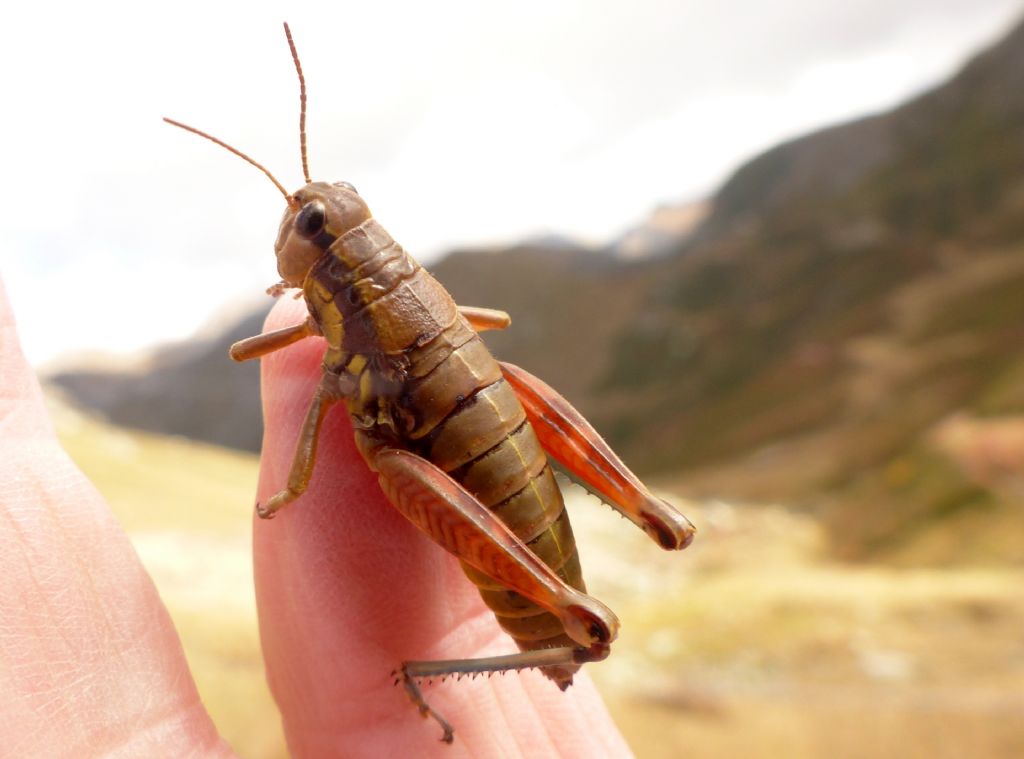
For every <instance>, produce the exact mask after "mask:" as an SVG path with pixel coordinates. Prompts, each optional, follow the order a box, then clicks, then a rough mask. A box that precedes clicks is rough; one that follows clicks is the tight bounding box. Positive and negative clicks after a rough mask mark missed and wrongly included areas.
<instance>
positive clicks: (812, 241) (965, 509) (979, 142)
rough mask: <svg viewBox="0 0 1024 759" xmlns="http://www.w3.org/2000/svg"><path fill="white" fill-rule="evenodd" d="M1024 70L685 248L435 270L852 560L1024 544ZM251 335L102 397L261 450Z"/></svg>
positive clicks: (765, 186)
mask: <svg viewBox="0 0 1024 759" xmlns="http://www.w3.org/2000/svg"><path fill="white" fill-rule="evenodd" d="M1021 81H1024V24H1022V25H1020V26H1018V27H1017V28H1016V29H1014V30H1012V31H1011V32H1010V34H1009V35H1008V36H1007V37H1006V38H1005V39H1004V40H1003V41H1002V42H1000V43H999V44H998V45H996V46H994V47H993V48H992V49H990V50H988V51H986V52H984V53H982V54H981V55H979V56H977V57H976V58H975V59H974V60H972V61H971V62H970V63H969V64H968V65H967V66H966V67H965V68H964V69H963V70H962V71H961V72H960V73H959V74H958V75H957V76H955V77H954V78H953V79H952V80H951V81H950V82H948V83H947V84H945V85H943V86H941V87H938V88H936V89H934V90H932V91H931V92H928V93H925V94H923V95H921V96H920V97H918V98H916V99H914V100H913V101H911V102H909V103H907V104H905V105H903V106H901V107H899V108H897V109H895V110H893V111H891V112H889V113H885V114H878V115H874V116H870V117H867V118H863V119H860V120H857V121H854V122H851V123H849V124H843V125H839V126H836V127H833V128H830V129H825V130H822V131H819V132H816V133H814V134H810V135H807V136H805V137H802V138H799V139H796V140H793V141H790V142H788V143H786V144H784V145H780V146H778V147H776V148H773V149H771V150H769V151H767V152H765V153H763V154H762V155H760V156H757V157H755V158H754V159H753V160H751V161H750V162H748V163H747V164H746V165H744V166H742V167H741V168H740V169H739V170H738V171H737V172H736V173H735V174H734V175H733V176H732V177H731V178H730V179H729V180H728V181H727V182H726V183H725V184H724V185H723V186H722V188H721V189H720V190H719V192H718V193H716V195H715V197H714V198H713V201H712V204H711V208H710V211H709V213H708V214H707V216H706V217H705V218H704V220H703V222H702V223H701V226H700V227H699V228H698V230H697V231H696V232H695V233H694V234H693V235H692V236H691V237H690V238H689V239H687V240H685V241H679V242H677V243H676V245H675V249H674V250H673V251H669V252H667V253H666V254H664V255H663V256H661V257H659V258H653V259H646V260H642V261H639V262H633V263H630V262H626V261H623V260H622V259H619V258H615V257H612V256H609V255H605V254H601V253H599V252H596V251H590V250H584V249H576V248H572V247H570V246H566V245H557V246H555V247H554V248H551V247H547V246H544V245H543V244H540V243H538V244H532V245H523V246H517V247H514V248H509V249H506V250H501V251H488V252H482V251H478V252H471V251H463V252H460V253H456V254H453V255H451V256H449V257H448V258H446V259H445V260H443V261H441V262H440V263H439V264H437V265H436V266H435V267H433V270H434V272H435V273H436V274H437V276H438V277H439V279H441V281H442V282H443V283H444V284H445V285H446V286H447V287H448V288H449V289H450V290H451V292H452V293H453V294H454V295H455V297H456V299H457V300H459V301H460V302H462V303H466V304H469V305H479V306H488V307H492V308H502V309H505V310H508V311H509V312H510V313H511V315H512V318H513V323H512V327H511V328H510V329H509V330H507V331H506V332H503V333H488V334H487V335H486V340H487V341H488V343H489V344H490V345H491V346H492V347H493V348H494V350H495V352H496V353H497V354H498V355H499V356H500V357H501V358H503V359H506V360H509V361H512V362H514V363H519V364H521V365H523V366H524V367H526V368H528V369H530V370H531V371H533V372H535V373H536V374H538V375H539V376H541V377H543V378H544V379H545V380H546V381H548V382H549V383H550V384H552V385H553V386H554V387H556V388H559V389H560V390H561V391H562V392H563V393H564V394H565V395H566V396H567V397H568V398H569V399H570V400H571V401H572V402H573V403H575V404H577V405H578V406H579V407H580V409H581V410H582V411H583V412H584V413H585V414H587V416H588V417H590V418H591V419H592V420H593V421H594V423H595V425H596V426H597V427H598V429H599V430H601V431H602V433H604V434H606V435H607V436H608V437H609V438H610V440H611V442H612V443H613V445H615V446H616V447H617V448H618V449H620V450H621V451H622V452H623V453H624V456H625V458H626V459H627V461H628V462H629V463H630V464H631V465H632V466H634V467H635V468H636V469H637V470H639V471H641V472H642V473H645V474H648V475H655V476H660V477H661V478H663V479H665V480H667V481H673V482H675V483H676V484H677V485H679V486H680V487H683V488H686V489H689V490H691V491H692V492H703V493H716V494H727V495H728V494H732V495H740V496H747V497H756V498H770V499H781V500H784V501H785V502H787V503H806V504H808V505H812V506H815V507H817V508H822V509H823V510H824V513H825V515H826V517H827V519H828V521H829V524H830V525H832V528H833V536H834V539H835V545H836V547H837V548H838V549H839V550H840V551H841V552H842V553H844V554H845V555H848V556H863V555H867V554H871V553H875V554H885V555H890V556H893V555H896V554H897V553H898V552H899V551H900V550H901V546H904V545H906V543H907V541H911V540H915V539H917V538H918V537H919V536H926V535H930V534H936V533H934V530H933V528H934V527H935V526H936V525H947V526H950V525H952V526H955V527H956V530H957V532H958V534H959V535H960V537H961V539H962V540H966V541H970V540H975V541H976V542H977V543H978V545H981V544H982V543H984V546H983V547H984V548H985V550H989V549H991V551H992V552H993V555H999V556H1004V557H1007V556H1012V557H1013V558H1014V559H1016V560H1022V561H1024V556H1022V555H1021V550H1020V548H1016V547H1014V546H1012V545H1005V544H1000V543H999V540H998V537H993V535H992V534H991V531H986V530H984V529H981V528H980V525H981V520H984V519H985V515H986V514H994V515H996V516H997V517H1000V518H1001V516H1006V515H1011V516H1012V515H1014V514H1016V515H1017V516H1016V517H1013V518H1016V519H1018V520H1020V521H1024V517H1021V516H1020V515H1019V509H1016V510H1015V506H1014V504H1015V501H1014V497H1015V496H1014V493H1017V492H1019V482H1020V481H1021V480H1022V479H1024V453H1019V451H1018V450H1017V449H1014V448H1013V447H1012V445H1011V446H1010V450H1009V452H1008V453H1007V452H1003V453H1000V454H999V455H998V456H996V455H995V454H992V453H986V451H994V450H997V449H999V447H998V445H996V443H995V442H993V439H990V438H991V437H992V436H993V435H995V434H996V432H995V430H1000V432H999V433H998V434H999V435H1000V436H1002V437H1000V438H999V439H1000V440H1003V439H1012V438H1013V435H1012V434H1011V435H1010V436H1009V438H1007V437H1006V434H1005V432H1003V431H1005V430H1006V429H1016V427H1015V425H1017V424H1018V421H1019V420H1024V390H1021V388H1022V387H1024V89H1022V88H1021V87H1020V82H1021ZM252 331H253V330H252V326H248V327H246V328H245V329H242V330H239V331H238V332H236V333H234V334H232V335H231V336H230V339H234V338H235V337H236V336H241V333H242V332H245V333H246V334H248V333H251V332H252ZM230 339H225V340H224V341H223V343H224V345H221V346H210V347H209V348H208V351H207V352H206V353H201V354H200V355H198V356H191V357H190V358H189V361H187V362H184V363H180V364H177V365H172V364H170V363H164V364H161V365H160V366H159V367H158V368H157V371H156V372H154V373H153V376H147V377H146V378H141V379H140V378H138V377H136V378H132V379H130V380H129V381H128V382H127V384H121V385H115V384H112V383H108V384H102V385H101V386H100V387H99V388H98V389H96V388H94V389H93V391H92V393H93V397H94V398H95V397H96V395H97V394H100V395H103V394H105V395H106V396H107V398H108V400H110V401H111V404H110V405H108V409H107V410H108V413H109V414H110V415H111V416H112V417H114V418H115V419H119V420H121V421H124V422H126V423H129V424H135V425H136V426H146V427H148V428H160V429H170V430H171V431H178V432H184V433H185V434H189V435H194V436H202V437H204V438H205V439H212V440H216V441H218V442H227V443H229V444H235V445H245V446H247V447H254V446H258V440H259V434H258V427H255V426H254V422H256V421H258V412H257V411H256V410H257V409H258V405H257V401H256V393H255V372H253V373H252V374H251V375H246V376H245V379H244V380H243V379H240V378H241V377H242V375H241V374H239V371H244V370H240V369H239V368H238V367H234V366H231V365H230V364H228V362H227V361H226V360H224V359H223V358H222V356H223V351H224V349H225V346H226V344H227V343H228V342H230ZM207 371H209V372H210V373H209V374H204V373H205V372H207ZM229 371H230V373H229ZM198 377H208V378H209V379H208V380H201V379H197V378H198ZM224 377H230V379H229V380H225V379H223V378H224ZM60 381H61V382H63V383H64V385H65V386H66V387H70V388H73V387H75V383H79V384H80V380H78V379H74V378H69V377H64V378H63V379H61V380H60ZM90 381H91V382H92V383H93V384H94V385H95V384H96V378H95V377H94V378H92V379H91V380H90ZM248 382H252V383H253V384H252V385H251V386H246V387H248V388H249V389H246V390H245V391H244V392H245V393H247V396H246V398H245V399H243V400H244V403H239V404H238V405H237V406H236V405H234V404H235V403H236V401H239V400H240V398H239V395H238V388H241V387H243V383H248ZM218 383H223V384H218ZM219 387H224V388H228V389H214V391H213V392H214V394H215V395H214V396H213V400H212V401H211V400H209V399H203V395H202V393H201V391H202V389H203V388H219ZM217 394H219V395H217ZM78 395H79V397H80V398H82V397H85V396H84V395H83V393H82V392H81V388H79V392H78ZM189 404H193V405H191V408H192V409H193V410H192V411H187V409H188V408H189V407H190V406H189ZM157 417H161V418H159V419H158V420H157ZM211 420H216V422H215V423H211ZM182 421H187V423H188V426H187V428H186V427H184V426H172V427H160V426H159V425H162V424H169V423H179V422H182ZM951 424H952V425H953V426H952V427H951V426H950V425H951ZM1021 424H1024V422H1022V423H1021ZM149 425H154V427H149ZM211 428H213V429H211ZM235 428H237V429H235ZM950 429H955V430H960V433H957V434H961V433H962V434H967V433H964V432H963V431H965V430H968V431H969V434H967V437H968V438H970V439H971V440H972V441H973V442H971V443H970V444H964V443H963V441H962V440H961V441H960V442H958V443H956V444H951V443H950V439H951V438H950V435H951V434H952V433H950V432H949V430H950ZM214 435H218V436H219V437H213V436H214ZM961 436H962V435H961ZM956 437H957V436H956V435H953V438H956ZM958 439H959V438H958ZM999 445H1002V443H1000V444H999ZM1022 449H1024V446H1022ZM999 450H1002V449H999ZM1015 451H1017V452H1015ZM1018 454H1019V455H1018ZM986 456H988V457H989V458H992V457H993V456H995V459H997V462H996V464H998V465H996V464H993V462H992V461H986V460H985V457H986ZM979 457H980V459H981V460H982V464H981V465H979V464H978V460H979ZM1007 462H1009V463H1007ZM1014 483H1017V484H1016V485H1015V484H1014ZM986 510H987V511H986ZM1000 523H1001V522H1000ZM972 536H973V537H972ZM985 541H988V542H985ZM940 542H941V541H940ZM990 544H991V545H990ZM956 550H957V547H956V546H953V545H949V546H946V547H945V548H943V549H942V550H941V551H939V553H942V552H943V551H944V552H945V555H953V554H955V552H956Z"/></svg>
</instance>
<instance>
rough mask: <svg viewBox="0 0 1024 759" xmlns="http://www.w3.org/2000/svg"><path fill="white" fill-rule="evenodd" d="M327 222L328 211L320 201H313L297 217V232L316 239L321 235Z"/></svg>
mask: <svg viewBox="0 0 1024 759" xmlns="http://www.w3.org/2000/svg"><path fill="white" fill-rule="evenodd" d="M326 222H327V211H326V210H325V209H324V204H323V203H321V202H320V201H319V200H311V201H310V202H309V203H306V205H304V206H303V207H302V210H301V211H299V213H298V215H297V216H296V217H295V231H296V232H298V233H299V234H300V235H302V236H303V237H315V236H316V235H318V234H320V231H321V230H322V229H323V228H324V224H325V223H326Z"/></svg>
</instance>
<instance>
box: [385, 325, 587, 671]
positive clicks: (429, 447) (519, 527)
mask: <svg viewBox="0 0 1024 759" xmlns="http://www.w3.org/2000/svg"><path fill="white" fill-rule="evenodd" d="M410 355H411V358H412V363H411V365H410V367H409V369H408V375H409V378H408V379H407V381H406V383H405V387H404V392H403V394H402V397H401V399H400V401H399V404H400V406H401V407H402V410H403V412H404V414H403V415H406V414H407V416H406V419H407V420H408V421H407V430H406V432H405V435H404V442H405V445H406V447H408V449H409V450H411V451H414V452H416V453H418V454H419V455H421V456H423V457H424V458H426V459H428V460H429V461H431V462H432V463H433V464H435V465H436V466H438V467H439V468H440V469H442V470H444V471H445V472H447V473H448V474H450V475H451V477H452V478H453V479H455V480H456V481H457V482H459V483H460V484H461V485H462V486H463V487H465V488H466V490H468V491H469V492H470V493H472V494H473V495H474V496H476V497H477V498H478V499H479V500H480V501H481V502H482V503H483V504H484V505H485V506H487V508H489V509H490V510H491V511H492V512H494V513H495V514H496V515H497V516H498V517H499V518H500V519H501V520H502V522H504V523H505V524H506V525H507V526H508V527H509V529H510V530H511V531H512V532H513V533H515V534H516V536H517V537H518V538H519V539H520V540H522V541H523V542H524V543H526V544H527V546H529V548H530V550H532V551H533V552H534V553H535V554H536V555H537V556H538V557H539V558H540V559H541V560H542V561H544V562H545V563H546V564H547V565H548V566H549V567H551V568H552V569H553V570H555V572H556V573H557V574H558V575H559V576H560V577H561V578H562V579H563V580H565V581H566V582H567V583H568V584H569V585H572V586H573V587H575V588H577V589H579V590H585V588H584V585H583V579H582V575H581V572H580V563H579V556H578V554H577V552H576V542H575V540H574V539H573V534H572V527H571V526H570V524H569V518H568V514H567V513H566V511H565V505H564V503H563V501H562V496H561V493H560V491H559V489H558V486H557V484H556V483H555V479H554V475H553V473H552V471H551V466H550V464H549V463H548V459H547V455H546V454H545V453H544V450H543V448H541V445H540V442H539V441H538V440H537V436H536V435H535V434H534V431H533V429H532V428H531V427H530V423H529V422H528V421H527V420H526V414H525V412H524V411H523V408H522V406H521V405H520V403H519V400H518V398H517V397H516V395H515V392H514V391H513V390H512V388H511V387H510V386H509V384H508V383H507V382H506V381H505V380H504V379H503V378H502V376H501V369H500V367H499V366H498V363H497V362H496V361H495V360H494V359H493V358H492V357H491V355H490V353H489V352H488V350H487V348H486V347H485V346H484V344H483V341H482V340H481V339H480V338H479V336H477V335H476V334H475V333H474V332H473V331H472V330H471V328H470V327H469V326H468V325H467V324H465V322H464V321H463V320H462V319H461V317H460V318H459V319H458V320H457V322H456V323H455V324H454V325H453V326H452V327H451V328H449V329H447V330H445V331H444V332H443V333H442V334H441V335H439V336H437V337H436V338H435V339H434V340H431V341H430V342H429V343H427V344H425V345H423V346H420V347H419V348H417V349H415V350H414V351H412V353H411V354H410ZM463 569H464V570H465V572H466V575H467V576H468V577H469V579H470V580H472V581H473V583H474V584H476V586H477V587H478V588H479V590H480V594H481V596H482V597H483V599H484V602H485V603H486V604H487V606H488V607H490V608H491V610H493V611H494V613H495V615H496V616H497V618H498V623H499V624H500V625H501V627H502V628H503V629H504V630H505V631H506V632H507V633H508V634H509V635H510V636H512V638H514V639H515V640H516V642H517V643H518V645H519V648H520V649H522V650H528V649H535V648H550V647H554V646H575V645H576V644H575V643H574V642H573V641H572V640H571V639H570V638H569V637H568V636H567V635H566V634H565V632H564V630H563V628H562V625H561V623H560V622H559V621H558V618H557V617H555V616H554V615H553V614H551V613H549V612H546V611H544V610H543V609H541V608H540V607H539V606H537V605H536V604H534V603H532V602H531V601H529V600H528V599H526V598H524V597H523V596H521V595H520V594H518V593H516V592H514V591H510V590H507V589H505V588H504V587H502V586H501V585H499V584H497V583H495V582H494V581H493V580H491V579H490V578H488V577H486V576H485V575H483V574H481V573H480V572H478V571H476V570H475V569H473V568H472V567H469V566H467V565H465V564H463ZM575 669H576V668H566V669H562V670H558V671H554V672H551V671H548V672H545V674H547V675H548V676H549V677H551V678H552V679H554V680H555V681H556V682H558V683H559V684H560V685H562V686H563V687H564V686H565V685H567V684H568V683H570V682H571V681H572V674H573V671H575Z"/></svg>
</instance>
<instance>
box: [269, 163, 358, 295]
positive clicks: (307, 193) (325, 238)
mask: <svg viewBox="0 0 1024 759" xmlns="http://www.w3.org/2000/svg"><path fill="white" fill-rule="evenodd" d="M369 218H370V209H369V208H367V206H366V203H365V202H364V201H363V199H362V198H361V197H360V196H359V193H358V192H356V189H355V188H354V187H353V186H352V185H350V184H349V183H348V182H335V183H333V184H328V183H327V182H310V183H309V184H307V185H306V186H305V187H303V188H302V189H301V190H299V191H298V192H296V193H294V194H293V195H291V196H290V198H289V201H288V208H287V209H286V210H285V212H284V218H282V219H281V228H280V229H279V230H278V233H277V242H276V243H275V244H274V252H275V253H276V254H277V271H278V273H279V274H280V275H281V279H282V281H283V282H284V283H285V284H286V285H288V286H289V287H301V286H302V282H303V280H305V278H306V274H308V273H309V270H310V269H311V268H312V267H313V264H315V263H316V262H317V260H318V259H319V258H320V256H322V255H323V254H324V251H326V250H327V249H328V248H329V247H330V246H331V244H332V243H333V242H334V241H335V240H336V239H338V238H339V237H341V236H342V235H343V234H345V233H346V232H348V231H349V230H350V229H353V228H355V227H357V226H359V225H360V224H362V223H363V222H364V221H366V220H367V219H369Z"/></svg>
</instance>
